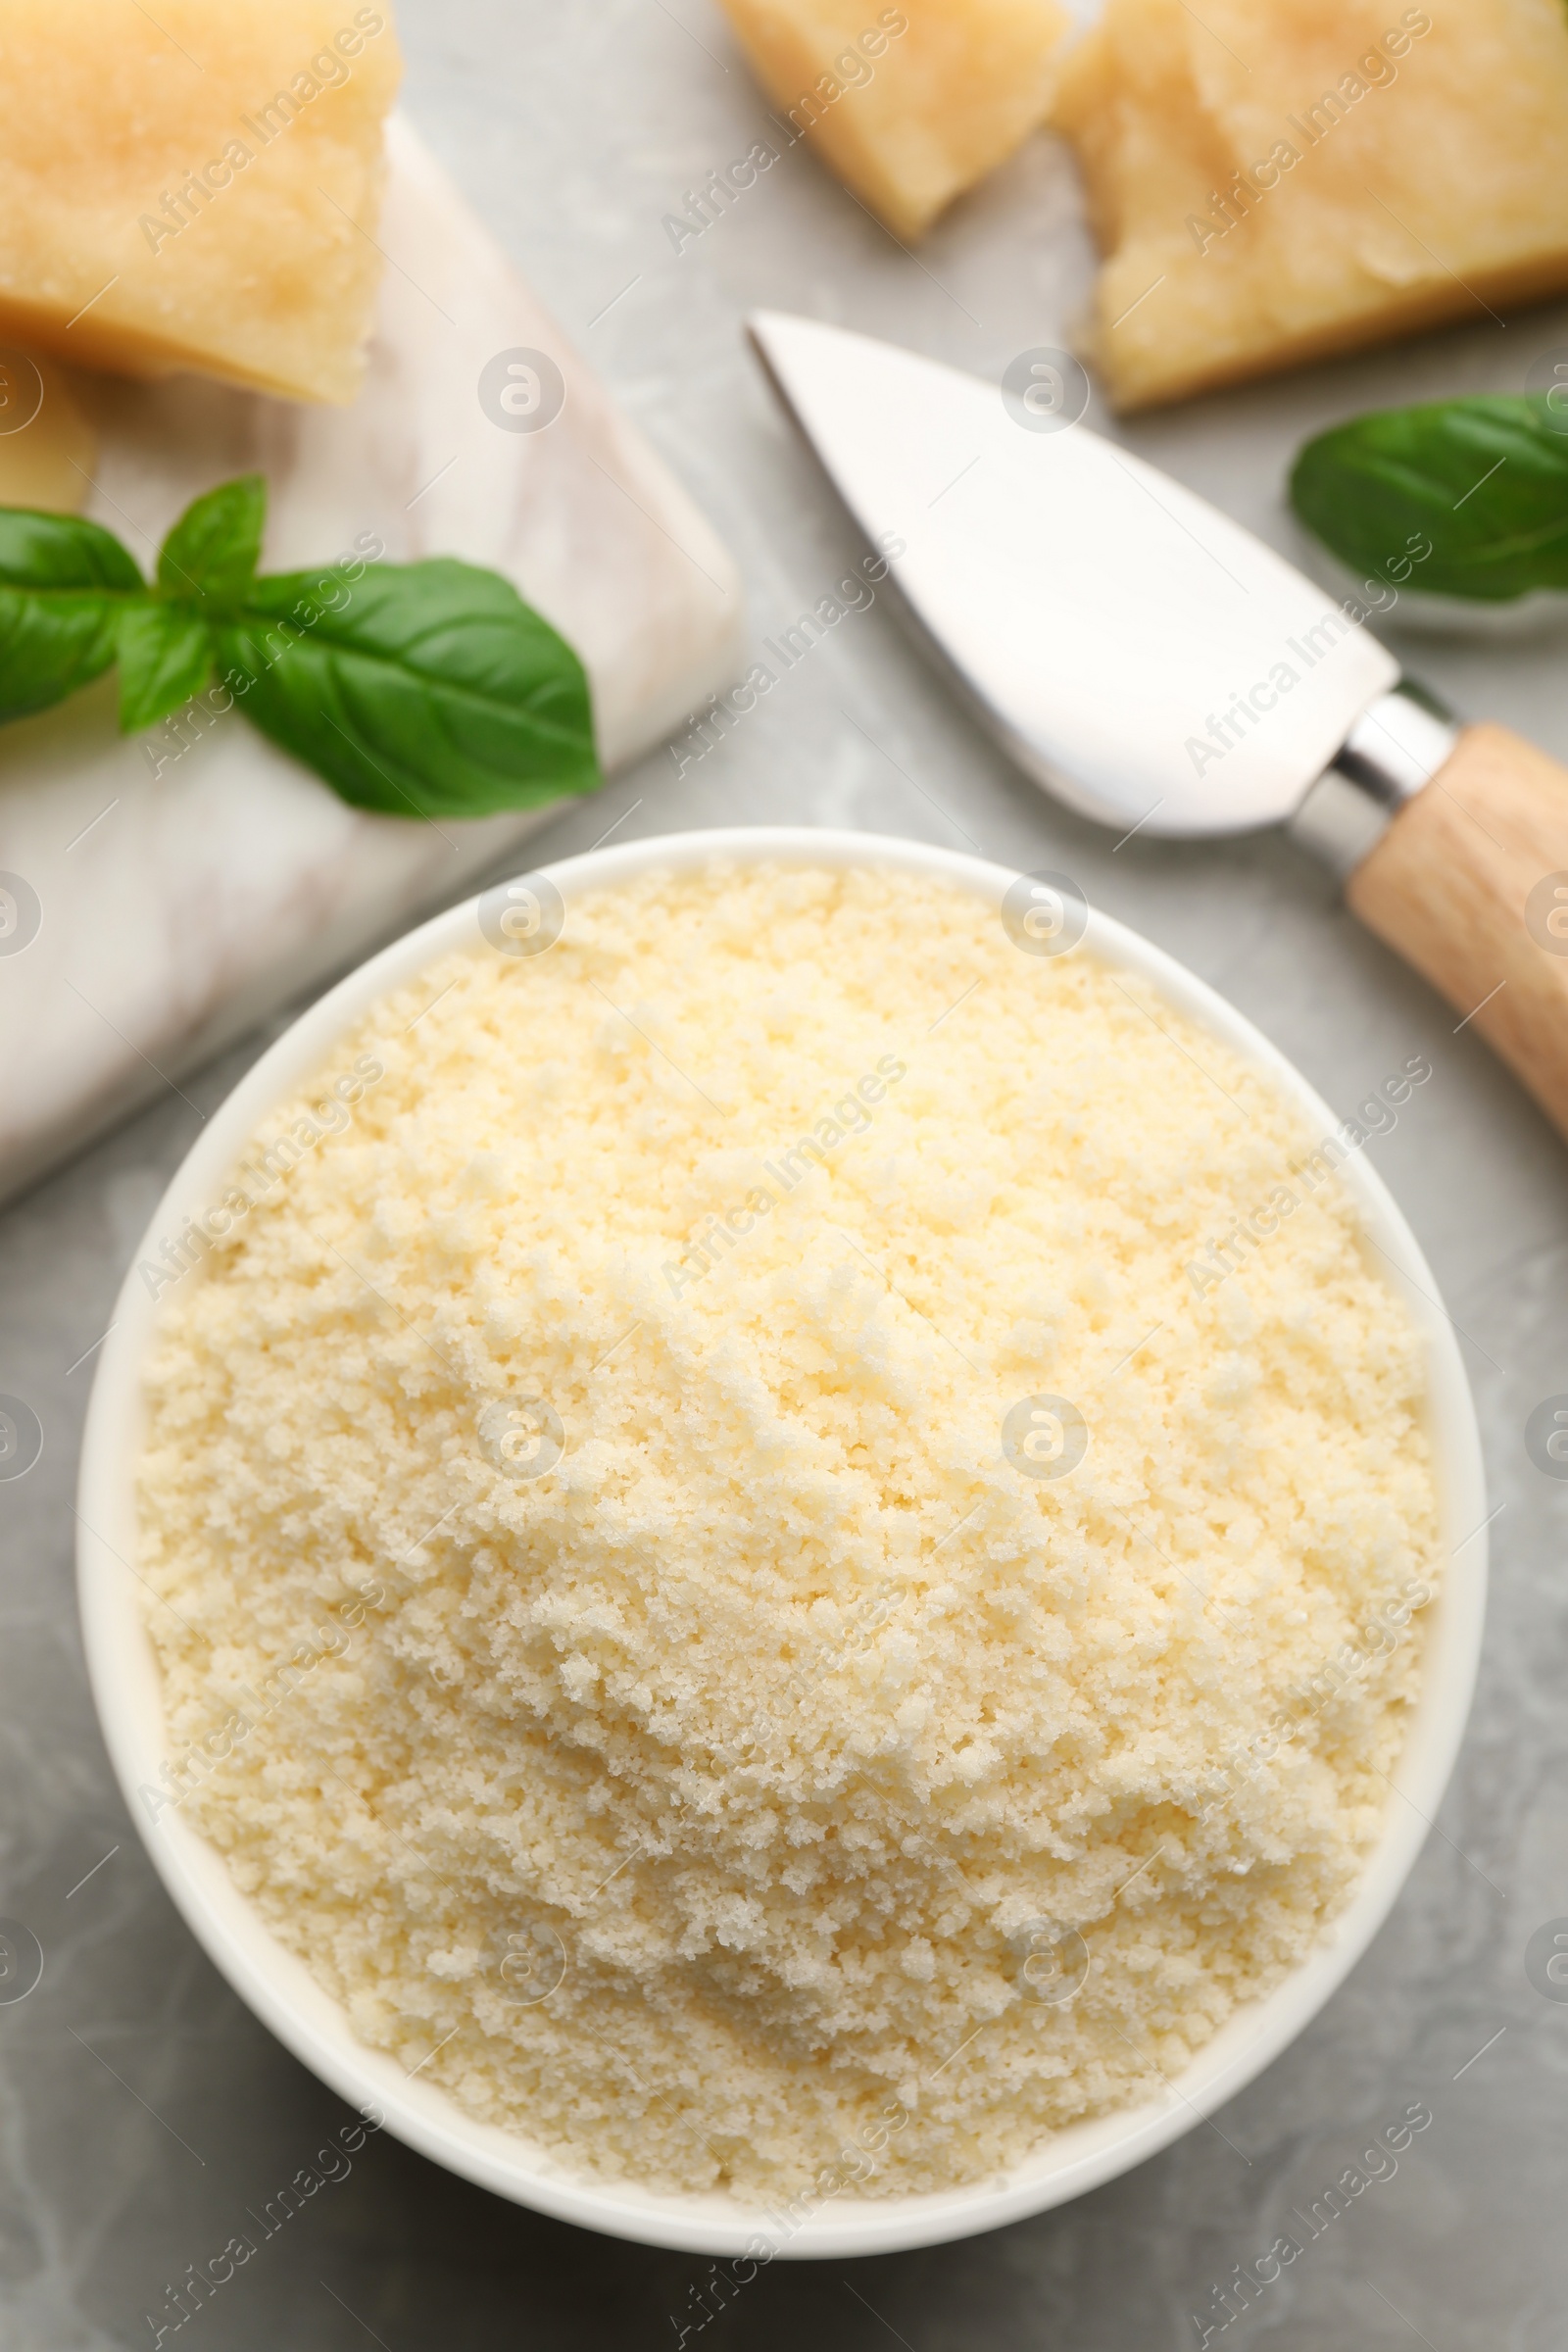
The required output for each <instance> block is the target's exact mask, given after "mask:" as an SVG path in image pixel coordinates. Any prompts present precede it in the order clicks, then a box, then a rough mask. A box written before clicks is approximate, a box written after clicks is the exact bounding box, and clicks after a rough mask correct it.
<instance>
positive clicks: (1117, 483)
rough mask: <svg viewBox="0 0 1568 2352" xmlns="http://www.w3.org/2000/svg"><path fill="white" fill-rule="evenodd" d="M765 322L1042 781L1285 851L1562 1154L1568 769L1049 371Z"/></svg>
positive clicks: (987, 706) (1567, 999) (810, 428)
mask: <svg viewBox="0 0 1568 2352" xmlns="http://www.w3.org/2000/svg"><path fill="white" fill-rule="evenodd" d="M749 323H750V333H751V336H752V341H753V343H754V346H755V348H756V350H757V352H758V355H759V357H760V360H761V362H762V365H763V367H764V368H765V370H766V372H767V374H768V376H769V377H770V379H771V381H772V383H773V385H774V388H775V389H776V391H777V392H778V394H779V396H780V398H781V400H782V401H783V404H784V406H785V408H786V409H787V410H788V412H789V413H790V415H791V416H792V417H794V419H795V421H796V423H797V424H798V425H799V426H800V428H801V430H802V431H803V432H804V434H805V436H806V438H807V440H808V441H809V443H810V444H811V446H812V448H813V449H814V450H815V452H816V455H817V457H818V459H819V460H820V462H821V464H822V466H824V468H825V470H826V472H827V474H828V476H829V478H830V480H831V481H832V483H833V485H834V487H835V489H836V490H837V492H838V494H839V497H840V498H841V500H842V501H843V503H844V505H845V506H846V507H847V508H848V509H849V511H850V513H851V514H852V515H853V516H854V517H855V519H856V521H857V522H858V525H859V527H860V528H861V529H862V530H863V531H864V532H865V534H866V535H867V537H868V538H869V539H870V540H871V541H872V543H873V544H876V545H879V546H880V547H882V548H883V549H890V548H894V547H896V546H897V544H898V543H899V542H901V541H902V542H903V549H902V552H901V553H899V554H898V555H897V557H896V560H895V561H894V562H893V564H892V565H891V568H890V571H889V575H888V584H889V586H890V587H892V588H893V589H895V591H896V599H895V601H896V603H897V605H898V607H899V609H900V612H901V614H902V617H904V619H905V620H906V621H907V624H908V625H909V626H910V627H911V629H912V630H913V632H914V634H915V635H916V637H917V639H918V640H919V641H920V642H921V643H922V644H923V645H924V647H925V649H926V651H927V652H928V653H929V654H930V655H931V656H932V657H933V658H934V659H935V660H936V661H937V662H939V664H940V666H941V667H942V668H943V669H945V671H946V672H947V674H948V677H949V679H950V682H951V683H952V684H954V685H955V686H956V688H957V690H958V691H959V692H960V694H961V695H962V696H963V698H964V699H965V701H967V702H968V704H969V705H970V707H971V708H972V709H973V711H975V712H976V714H977V715H978V716H979V717H980V719H981V720H982V722H983V723H984V724H985V725H986V726H987V727H988V728H989V729H990V731H991V732H992V733H993V734H994V735H995V736H996V737H997V739H998V740H999V742H1000V743H1001V744H1002V745H1003V747H1004V748H1005V750H1006V751H1007V752H1008V754H1009V755H1010V756H1011V758H1012V759H1013V760H1015V761H1016V762H1017V764H1018V765H1019V766H1020V767H1021V768H1022V769H1023V770H1024V772H1025V773H1026V774H1027V775H1029V776H1030V777H1032V778H1033V779H1034V780H1035V781H1036V782H1037V783H1039V784H1042V785H1044V786H1045V787H1046V789H1047V790H1048V791H1050V792H1052V793H1054V795H1055V796H1056V797H1057V798H1058V799H1059V800H1061V801H1064V802H1065V803H1066V804H1067V806H1068V807H1069V808H1071V809H1076V810H1077V811H1078V812H1079V813H1080V814H1081V815H1084V816H1088V817H1092V818H1096V819H1098V820H1099V821H1100V822H1101V823H1103V824H1105V825H1109V826H1113V827H1114V828H1115V829H1116V831H1117V832H1118V833H1121V834H1123V835H1126V834H1128V833H1130V832H1134V831H1137V832H1141V833H1146V834H1163V835H1166V836H1170V837H1173V838H1174V837H1192V836H1195V835H1215V834H1227V833H1241V832H1247V831H1250V830H1252V829H1253V828H1255V827H1259V826H1263V825H1275V824H1284V825H1286V826H1288V827H1289V829H1290V831H1291V832H1292V834H1293V835H1294V836H1295V837H1296V838H1297V839H1298V840H1299V841H1300V842H1302V843H1303V844H1304V845H1305V846H1306V847H1308V848H1309V849H1311V850H1313V851H1315V852H1316V853H1317V854H1318V855H1319V856H1320V857H1322V858H1325V859H1326V860H1327V861H1328V863H1329V864H1330V865H1331V866H1332V867H1333V869H1334V870H1335V872H1336V873H1337V874H1338V875H1339V876H1340V878H1341V880H1342V881H1343V883H1344V886H1345V893H1346V898H1347V901H1348V905H1349V906H1350V907H1351V909H1352V911H1353V912H1354V913H1355V914H1357V915H1358V916H1359V917H1360V919H1361V920H1362V921H1363V922H1364V923H1365V924H1366V925H1367V926H1368V928H1369V929H1370V930H1372V931H1374V932H1375V933H1376V934H1377V935H1378V937H1379V938H1381V939H1382V940H1384V941H1385V942H1387V944H1388V945H1389V946H1390V947H1392V948H1393V949H1394V950H1395V951H1396V953H1397V954H1398V955H1400V956H1404V957H1405V959H1406V960H1407V961H1408V962H1410V963H1411V964H1413V965H1414V966H1415V968H1416V969H1417V971H1419V972H1421V973H1422V974H1423V975H1424V977H1425V978H1426V979H1427V980H1428V981H1429V982H1430V983H1431V984H1432V985H1433V987H1435V988H1437V989H1439V990H1440V991H1441V992H1442V994H1443V995H1444V996H1446V998H1447V1000H1448V1002H1449V1003H1450V1004H1451V1005H1454V1006H1455V1007H1456V1009H1457V1010H1458V1011H1459V1012H1461V1013H1462V1014H1464V1015H1465V1016H1466V1020H1465V1024H1462V1025H1470V1026H1473V1027H1475V1028H1476V1029H1477V1030H1479V1031H1480V1033H1481V1034H1482V1035H1483V1036H1484V1037H1485V1038H1486V1039H1487V1040H1488V1042H1489V1043H1490V1044H1491V1045H1492V1047H1493V1048H1494V1050H1495V1052H1496V1053H1497V1054H1499V1055H1500V1056H1501V1057H1502V1059H1503V1060H1504V1061H1506V1062H1507V1063H1508V1064H1509V1066H1510V1067H1511V1068H1512V1069H1513V1071H1514V1072H1515V1074H1516V1075H1517V1076H1518V1077H1519V1078H1520V1079H1521V1080H1522V1081H1523V1082H1524V1084H1525V1085H1526V1086H1527V1087H1528V1088H1529V1089H1530V1091H1531V1092H1532V1093H1533V1094H1534V1095H1535V1097H1536V1099H1537V1100H1538V1102H1539V1103H1541V1105H1542V1107H1543V1108H1544V1110H1545V1112H1546V1114H1547V1116H1548V1117H1549V1118H1550V1119H1551V1120H1552V1121H1553V1122H1554V1124H1555V1125H1556V1126H1557V1127H1558V1129H1559V1130H1560V1131H1561V1132H1562V1133H1563V1134H1564V1135H1568V769H1565V768H1563V767H1561V766H1559V765H1558V764H1557V762H1556V761H1555V760H1550V759H1548V758H1547V757H1546V756H1545V754H1544V753H1543V752H1541V751H1539V750H1537V749H1536V748H1535V747H1534V746H1533V745H1531V744H1529V743H1526V742H1525V741H1524V740H1523V739H1522V738H1520V737H1519V736H1516V735H1514V734H1511V733H1510V732H1509V731H1508V730H1507V729H1506V728H1504V727H1500V726H1495V725H1477V726H1461V725H1459V724H1457V723H1456V722H1455V721H1454V720H1453V718H1452V717H1451V715H1450V714H1449V713H1447V712H1446V711H1444V710H1443V709H1442V707H1441V706H1440V705H1438V704H1437V703H1436V702H1435V701H1434V699H1433V698H1432V697H1431V696H1429V695H1428V694H1426V693H1425V692H1424V691H1423V690H1422V689H1420V688H1418V687H1415V686H1413V685H1412V684H1411V683H1410V682H1409V681H1408V680H1406V679H1404V678H1403V677H1401V675H1400V671H1399V666H1398V664H1397V662H1396V661H1395V660H1394V657H1393V656H1392V655H1391V654H1390V653H1389V652H1388V651H1387V649H1386V648H1385V647H1384V646H1382V645H1380V644H1379V643H1378V641H1377V639H1376V638H1374V637H1373V636H1371V635H1370V633H1369V632H1368V630H1367V629H1366V628H1365V627H1364V626H1363V625H1361V621H1360V619H1359V618H1358V617H1357V609H1356V608H1355V606H1354V604H1353V601H1351V603H1350V605H1349V609H1347V607H1346V606H1345V605H1342V604H1340V603H1338V602H1336V601H1335V600H1334V599H1333V598H1332V597H1330V596H1328V595H1326V594H1325V593H1324V591H1322V590H1321V589H1319V588H1317V587H1315V586H1314V585H1313V584H1312V582H1311V581H1309V580H1307V579H1306V578H1305V577H1303V575H1302V574H1301V573H1300V572H1299V571H1297V570H1296V569H1294V568H1293V566H1292V565H1291V564H1287V563H1286V562H1285V561H1284V560H1283V559H1282V558H1281V557H1279V556H1277V555H1276V554H1275V553H1274V552H1273V550H1272V549H1271V548H1268V547H1265V546H1264V545H1263V543H1262V542H1261V540H1258V539H1256V538H1254V537H1253V536H1252V534H1251V533H1250V531H1247V530H1244V529H1243V528H1242V527H1241V525H1240V524H1238V523H1236V522H1233V521H1232V520H1231V519H1230V518H1229V516H1227V515H1222V514H1221V513H1220V512H1219V511H1218V509H1217V508H1214V507H1211V506H1209V505H1208V504H1207V503H1206V502H1205V501H1204V500H1202V499H1201V498H1198V497H1196V496H1195V495H1194V494H1193V492H1192V491H1190V490H1187V489H1185V488H1184V487H1183V486H1182V485H1181V484H1180V483H1178V482H1176V481H1173V480H1172V479H1171V478H1170V476H1169V475H1167V474H1163V473H1161V472H1159V471H1158V469H1157V468H1156V467H1154V466H1150V465H1147V464H1145V462H1144V461H1143V460H1142V459H1140V458H1138V457H1135V456H1134V455H1133V453H1132V452H1131V451H1130V450H1126V449H1123V448H1121V447H1119V446H1118V445H1117V444H1116V443H1114V442H1111V441H1107V440H1106V439H1104V438H1103V436H1102V435H1100V434H1097V433H1095V432H1093V431H1091V430H1090V429H1089V427H1088V426H1087V425H1085V424H1083V423H1081V422H1078V421H1073V420H1072V418H1071V415H1070V406H1071V404H1068V406H1067V407H1066V408H1063V407H1062V405H1061V403H1060V384H1059V379H1057V380H1053V378H1052V371H1051V368H1050V367H1049V365H1048V364H1046V363H1042V365H1041V367H1040V368H1039V369H1038V374H1039V376H1040V378H1041V379H1042V380H1041V381H1040V382H1039V383H1037V384H1026V385H1025V386H1024V387H1023V388H1022V389H1021V390H1020V389H1013V390H1012V391H1011V392H1010V395H1009V396H1005V394H1004V391H1003V389H1002V388H1000V387H999V386H997V385H995V384H989V383H985V382H983V381H982V380H981V379H980V378H978V377H976V376H972V375H967V374H964V373H962V372H961V371H960V370H958V369H956V368H949V367H946V366H943V365H942V364H940V363H938V362H936V361H933V360H928V359H924V358H922V357H920V356H919V355H917V354H915V353H913V352H908V351H903V350H900V349H898V348H896V347H895V346H894V345H891V344H887V343H882V342H878V341H875V340H873V339H872V338H871V337H869V336H866V335H860V334H855V333H852V332H850V331H848V330H846V329H844V328H842V327H836V326H827V325H823V324H822V323H821V322H819V321H818V320H815V319H798V318H791V317H788V316H785V315H783V314H780V313H777V312H761V313H759V314H758V315H757V316H755V317H754V318H753V319H751V321H750V322H749ZM1009 372H1010V371H1009ZM1031 394H1034V395H1035V397H1033V398H1032V397H1031Z"/></svg>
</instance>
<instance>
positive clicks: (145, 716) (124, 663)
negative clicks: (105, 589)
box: [115, 599, 214, 735]
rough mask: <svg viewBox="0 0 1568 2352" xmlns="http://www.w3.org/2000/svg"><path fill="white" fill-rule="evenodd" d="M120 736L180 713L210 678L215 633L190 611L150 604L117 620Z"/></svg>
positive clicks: (162, 604)
mask: <svg viewBox="0 0 1568 2352" xmlns="http://www.w3.org/2000/svg"><path fill="white" fill-rule="evenodd" d="M115 651H116V653H117V655H118V657H119V661H120V731H121V733H122V734H123V735H135V734H139V733H140V731H141V729H142V728H143V727H151V726H155V725H156V724H157V722H158V720H159V719H161V718H167V717H168V716H169V714H170V712H171V711H179V710H182V709H183V708H184V706H185V704H186V703H188V702H189V701H190V700H191V697H192V696H193V695H197V694H200V693H201V692H202V690H203V688H204V687H205V686H206V685H207V683H208V680H209V679H210V678H211V677H212V674H213V659H214V655H213V632H212V630H211V628H210V627H209V625H208V623H207V621H206V620H205V619H204V618H203V617H202V615H201V613H195V612H192V610H191V608H190V607H189V606H188V605H175V604H168V603H165V602H163V601H161V600H160V601H154V600H152V599H149V600H148V601H147V602H146V603H145V604H138V605H131V606H130V607H128V608H127V610H126V611H125V612H123V613H122V614H121V616H120V629H119V633H118V635H117V638H116V642H115Z"/></svg>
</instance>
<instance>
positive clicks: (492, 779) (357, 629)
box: [217, 557, 600, 817]
mask: <svg viewBox="0 0 1568 2352" xmlns="http://www.w3.org/2000/svg"><path fill="white" fill-rule="evenodd" d="M217 635H218V646H219V660H220V665H221V670H222V673H223V676H224V679H225V681H226V683H227V684H228V685H229V687H230V688H231V689H232V691H233V693H234V694H235V696H236V698H237V699H238V701H239V707H240V709H241V710H242V711H244V713H245V715H246V717H247V718H249V719H250V720H251V722H252V723H253V725H255V726H257V727H259V728H260V729H261V731H262V733H263V734H264V735H268V736H270V738H271V740H272V741H273V742H274V743H276V744H279V745H280V746H281V747H282V749H283V750H284V751H286V752H290V753H292V754H293V756H294V758H295V759H297V760H302V761H303V762H304V764H305V765H306V766H307V767H312V768H314V769H315V770H316V772H317V773H318V775H320V776H324V777H325V778H326V781H327V782H328V783H329V784H331V785H332V786H333V788H334V789H335V790H336V791H337V792H339V793H340V794H341V795H342V797H343V798H344V799H345V800H346V801H352V802H353V803H354V804H355V805H356V807H358V808H361V809H381V810H384V811H385V812H387V813H388V814H391V815H394V816H423V817H429V816H484V815H488V814H490V813H491V812H493V811H494V810H496V809H531V808H536V807H537V806H538V805H539V804H540V803H541V802H545V801H550V800H555V799H558V798H559V797H560V796H561V795H562V794H563V793H579V792H591V791H592V790H593V789H594V788H595V786H596V785H597V784H598V783H599V782H600V773H599V763H598V760H597V758H596V757H595V752H594V740H593V719H592V711H591V708H590V702H589V692H588V681H587V678H586V676H585V675H584V673H583V667H582V664H581V662H579V661H578V659H577V657H576V655H575V654H574V653H573V652H572V650H571V648H570V646H568V645H567V644H566V642H565V640H564V638H562V637H560V636H558V635H557V633H556V631H555V630H554V629H553V628H552V627H551V626H550V624H549V622H548V621H546V620H544V619H542V618H541V617H540V615H539V614H538V613H534V612H532V611H531V610H530V609H529V607H528V606H527V605H525V604H524V603H523V601H522V599H521V597H519V596H518V594H517V592H516V590H515V588H514V587H513V586H512V585H511V584H510V582H509V581H507V580H504V579H502V578H501V576H500V575H499V573H496V572H493V571H482V570H479V569H477V568H476V567H475V566H474V565H472V564H460V563H458V562H456V561H454V560H452V559H450V558H447V557H439V558H436V559H434V560H432V561H430V562H428V563H423V564H375V565H373V566H371V568H370V569H369V570H368V571H367V572H366V574H365V576H364V578H363V579H362V580H360V581H359V582H358V583H357V584H356V585H354V586H353V587H352V588H351V587H349V585H348V584H347V583H346V582H345V581H343V580H342V579H341V578H338V577H336V576H335V575H333V574H330V573H327V574H323V573H320V572H297V573H294V574H292V575H281V574H280V575H277V576H275V577H271V578H267V579H260V580H257V581H256V582H255V583H254V585H253V586H252V588H251V589H250V591H249V592H248V594H247V596H246V599H245V605H244V610H243V612H241V613H238V614H237V615H235V616H234V618H233V619H232V620H229V621H224V622H222V623H221V625H220V626H219V628H218V632H217Z"/></svg>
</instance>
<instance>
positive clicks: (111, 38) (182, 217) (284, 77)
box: [0, 0, 400, 402]
mask: <svg viewBox="0 0 1568 2352" xmlns="http://www.w3.org/2000/svg"><path fill="white" fill-rule="evenodd" d="M399 73H400V61H399V55H398V46H397V35H396V33H395V31H394V30H393V27H392V25H391V23H390V20H389V17H388V15H387V13H386V6H385V4H384V0H383V5H382V6H378V7H375V8H361V7H355V6H353V5H352V0H159V4H158V7H157V8H156V10H152V11H149V10H147V9H143V8H141V7H139V6H138V5H137V0H8V4H7V6H6V7H5V8H4V9H3V10H0V112H3V114H4V119H5V124H6V131H5V138H4V141H3V143H0V337H5V338H11V337H14V338H15V339H16V340H18V341H20V342H23V343H26V344H31V345H42V346H44V347H46V348H48V349H50V350H53V351H55V352H57V353H59V354H60V355H61V356H62V357H63V358H66V359H69V360H73V361H75V362H78V363H79V364H81V365H84V366H87V367H92V368H108V369H111V370H114V371H117V372H119V373H122V374H126V375H138V376H158V375H168V374H171V373H172V372H174V371H175V370H177V369H180V368H194V369H197V370H199V371H200V372H202V373H204V374H208V375H216V376H221V377H223V378H225V379H227V380H229V381H231V382H234V383H239V384H246V385H249V386H251V387H253V388H254V389H256V390H258V391H262V392H271V393H277V394H281V395H283V396H285V397H287V398H292V399H296V400H311V401H334V402H346V401H350V400H352V399H353V397H354V395H355V393H356V392H357V391H358V389H359V385H360V378H361V371H362V356H361V355H362V348H363V345H364V342H365V339H366V336H367V334H368V330H369V325H370V317H371V308H372V304H373V302H374V297H375V290H376V286H377V283H378V281H379V276H380V269H381V257H380V253H379V250H378V249H377V246H376V244H375V241H374V240H375V228H376V219H377V213H378V208H379V201H380V188H381V174H382V158H381V150H382V125H383V123H384V120H385V117H386V114H387V110H388V108H389V107H390V105H391V103H392V97H393V93H394V91H395V90H396V87H397V82H398V78H399Z"/></svg>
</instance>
